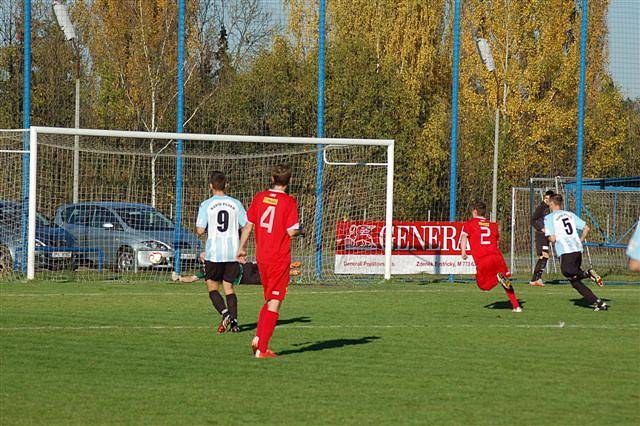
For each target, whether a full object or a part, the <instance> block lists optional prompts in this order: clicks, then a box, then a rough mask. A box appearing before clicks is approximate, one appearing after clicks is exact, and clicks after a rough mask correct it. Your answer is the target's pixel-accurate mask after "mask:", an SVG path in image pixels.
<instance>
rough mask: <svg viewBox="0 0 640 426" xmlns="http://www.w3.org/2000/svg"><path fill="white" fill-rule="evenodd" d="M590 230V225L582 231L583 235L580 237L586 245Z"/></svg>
mask: <svg viewBox="0 0 640 426" xmlns="http://www.w3.org/2000/svg"><path fill="white" fill-rule="evenodd" d="M590 230H591V228H589V225H585V226H584V228H583V229H582V234H581V235H580V241H582V242H583V243H584V239H585V238H587V234H588V233H589V231H590Z"/></svg>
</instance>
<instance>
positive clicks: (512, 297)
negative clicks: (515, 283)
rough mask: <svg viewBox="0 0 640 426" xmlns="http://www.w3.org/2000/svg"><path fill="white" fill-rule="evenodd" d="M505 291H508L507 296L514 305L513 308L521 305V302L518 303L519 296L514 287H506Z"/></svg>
mask: <svg viewBox="0 0 640 426" xmlns="http://www.w3.org/2000/svg"><path fill="white" fill-rule="evenodd" d="M504 292H505V293H507V296H508V297H509V301H510V302H511V306H513V309H516V308H518V307H520V304H519V303H518V298H517V297H516V292H515V291H513V287H512V288H505V289H504Z"/></svg>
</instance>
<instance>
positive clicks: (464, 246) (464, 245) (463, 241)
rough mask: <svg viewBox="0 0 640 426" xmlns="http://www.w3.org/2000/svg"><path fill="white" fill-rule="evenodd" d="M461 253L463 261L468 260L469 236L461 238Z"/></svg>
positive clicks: (465, 235) (463, 235)
mask: <svg viewBox="0 0 640 426" xmlns="http://www.w3.org/2000/svg"><path fill="white" fill-rule="evenodd" d="M460 251H461V252H462V253H461V256H462V260H467V257H468V256H467V234H462V235H461V236H460Z"/></svg>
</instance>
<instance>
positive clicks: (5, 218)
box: [0, 206, 52, 226]
mask: <svg viewBox="0 0 640 426" xmlns="http://www.w3.org/2000/svg"><path fill="white" fill-rule="evenodd" d="M21 217H22V210H21V208H20V206H9V207H7V206H4V207H3V208H2V209H0V223H2V224H3V225H6V226H19V224H20V223H21V222H22V221H21ZM36 224H37V226H52V225H51V222H49V219H47V218H46V217H44V216H42V215H41V214H40V213H36Z"/></svg>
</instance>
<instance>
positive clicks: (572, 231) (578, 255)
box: [544, 194, 607, 311]
mask: <svg viewBox="0 0 640 426" xmlns="http://www.w3.org/2000/svg"><path fill="white" fill-rule="evenodd" d="M562 203H563V199H562V195H560V194H556V195H552V196H551V198H550V199H549V209H550V210H551V213H549V214H548V215H546V216H545V218H544V231H545V235H546V236H547V237H548V238H549V241H551V242H552V243H554V244H555V249H556V253H557V255H558V256H560V270H561V271H562V275H564V276H565V277H567V278H568V279H569V282H571V285H572V286H573V288H575V289H576V291H577V292H578V293H580V294H581V295H582V297H584V298H585V299H586V300H587V301H588V302H589V303H590V304H593V305H595V308H594V310H595V311H606V310H607V304H606V303H604V302H603V301H602V300H601V299H599V298H598V297H597V296H596V295H595V294H593V292H592V291H591V289H589V287H587V286H586V285H584V284H583V283H582V280H583V279H585V278H589V279H591V280H592V281H594V282H595V283H596V284H598V285H599V286H602V284H603V283H602V278H600V275H598V274H597V273H596V272H595V271H594V270H593V269H589V270H588V271H583V270H582V250H583V247H582V243H583V242H584V239H585V238H586V236H587V234H588V233H589V225H587V224H586V222H585V221H584V220H582V219H580V218H579V217H578V216H576V215H575V214H574V213H572V212H569V211H566V210H562ZM579 231H581V233H580V235H578V232H579Z"/></svg>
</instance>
